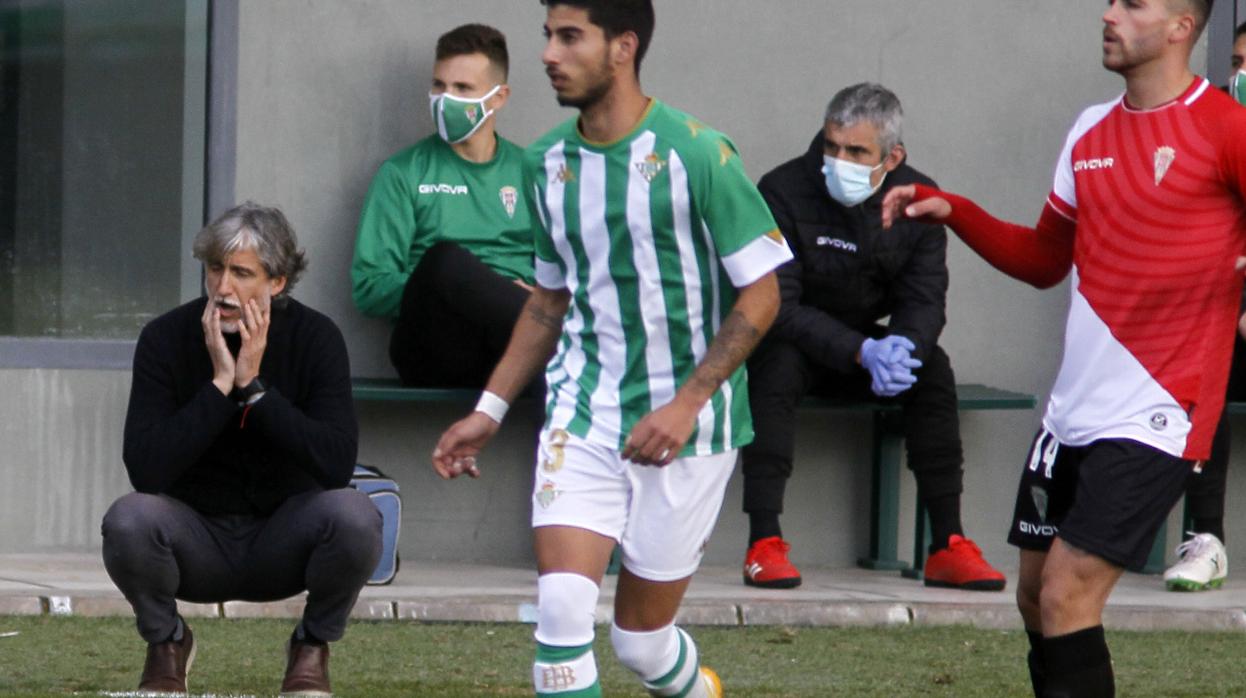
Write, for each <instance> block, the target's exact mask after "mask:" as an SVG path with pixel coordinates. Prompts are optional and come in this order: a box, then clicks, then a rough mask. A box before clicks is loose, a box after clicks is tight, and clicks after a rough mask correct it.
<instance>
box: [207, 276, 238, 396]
mask: <svg viewBox="0 0 1246 698" xmlns="http://www.w3.org/2000/svg"><path fill="white" fill-rule="evenodd" d="M203 341H204V344H206V345H207V348H208V356H209V357H211V359H212V384H213V385H215V386H216V389H217V390H219V391H221V394H222V395H229V393H230V392H231V391H232V390H233V389H234V374H235V368H236V367H235V364H234V357H233V355H232V354H230V353H229V347H228V346H226V345H225V335H224V333H222V332H221V310H220V308H218V307H217V306H216V302H215V301H213V300H212V299H211V298H209V299H208V302H207V305H205V306H204V309H203Z"/></svg>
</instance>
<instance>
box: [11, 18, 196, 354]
mask: <svg viewBox="0 0 1246 698" xmlns="http://www.w3.org/2000/svg"><path fill="white" fill-rule="evenodd" d="M207 5H208V0H185V1H184V2H170V1H169V0H108V1H107V2H93V1H90V0H19V1H17V2H6V3H4V4H3V6H2V7H0V335H2V336H17V337H64V338H90V339H133V338H135V337H136V336H137V335H138V330H139V329H140V328H141V327H142V326H143V324H145V323H146V322H147V321H148V320H149V319H151V318H152V317H154V316H156V315H158V314H160V313H163V312H165V311H167V310H169V309H170V308H172V307H173V306H175V305H177V303H178V302H180V300H181V299H182V298H185V297H187V295H188V293H189V294H190V295H193V293H194V291H195V290H197V288H198V284H199V280H198V276H197V267H194V266H191V267H188V268H187V269H183V267H184V266H187V265H184V264H183V259H182V258H183V257H184V256H187V255H189V242H188V240H189V238H190V236H192V235H193V234H194V232H195V231H196V230H197V229H198V228H199V226H200V225H202V222H203V207H204V203H203V202H204V152H205V133H206V131H205V127H206V123H205V119H206V116H205V115H206V109H205V99H206V98H205V94H206V77H207V61H206V56H207V43H208V34H207V12H208V7H207ZM192 269H193V270H194V271H191V270H192ZM187 276H192V277H193V278H184V277H187Z"/></svg>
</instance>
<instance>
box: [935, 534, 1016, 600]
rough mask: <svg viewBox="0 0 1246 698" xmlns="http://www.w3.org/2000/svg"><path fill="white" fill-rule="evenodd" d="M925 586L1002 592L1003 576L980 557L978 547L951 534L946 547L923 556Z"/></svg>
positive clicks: (963, 538) (1004, 581) (980, 551)
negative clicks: (924, 558)
mask: <svg viewBox="0 0 1246 698" xmlns="http://www.w3.org/2000/svg"><path fill="white" fill-rule="evenodd" d="M925 578H926V586H928V587H953V588H955V589H971V590H973V591H1002V590H1003V588H1004V585H1005V584H1006V583H1007V579H1006V578H1005V577H1004V575H1003V574H1001V573H1000V572H999V570H997V569H995V568H994V567H991V565H990V564H989V563H987V561H986V560H984V559H983V558H982V549H981V548H979V547H978V546H977V544H975V543H974V542H973V541H971V540H969V539H968V538H965V537H964V536H960V535H957V534H955V533H953V534H952V535H951V537H950V538H948V539H947V547H946V548H944V549H943V550H940V551H937V552H935V553H932V554H931V555H930V557H929V558H927V559H926V572H925Z"/></svg>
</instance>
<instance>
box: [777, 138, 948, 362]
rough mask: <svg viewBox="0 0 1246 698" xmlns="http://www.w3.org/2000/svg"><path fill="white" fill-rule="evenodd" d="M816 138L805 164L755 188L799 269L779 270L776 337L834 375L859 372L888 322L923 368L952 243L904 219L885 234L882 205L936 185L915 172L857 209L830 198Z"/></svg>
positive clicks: (938, 322) (902, 172)
mask: <svg viewBox="0 0 1246 698" xmlns="http://www.w3.org/2000/svg"><path fill="white" fill-rule="evenodd" d="M822 143H823V136H822V134H821V133H820V132H819V133H818V135H817V136H816V137H815V138H814V140H813V143H812V144H811V145H810V147H809V150H808V151H807V152H806V153H805V154H804V155H802V156H800V157H798V158H795V159H793V160H789V161H788V162H785V163H783V164H782V165H779V166H778V167H776V168H775V169H773V170H771V171H770V172H768V173H767V174H766V175H765V176H764V177H762V178H761V182H759V183H758V185H757V188H758V189H759V190H760V191H761V195H762V197H763V198H765V200H766V203H767V204H768V205H769V206H770V211H771V213H773V214H774V219H775V222H777V223H778V225H779V229H780V230H781V231H782V232H783V236H784V237H785V238H787V243H788V245H789V246H791V248H792V253H793V254H794V255H795V257H796V258H795V259H794V260H792V261H791V262H789V263H787V264H785V265H783V266H781V267H779V269H778V277H779V290H780V294H781V297H782V304H781V305H780V308H779V315H778V317H777V318H776V319H775V322H774V326H773V327H772V328H771V330H770V332H771V335H772V336H773V337H774V338H776V339H779V340H781V341H786V342H790V343H792V344H794V345H796V346H797V347H799V348H800V349H801V351H803V352H804V353H805V354H806V355H808V356H809V357H810V358H811V359H813V360H814V361H816V362H818V363H819V364H821V365H824V366H826V367H828V368H831V369H834V370H837V371H840V372H842V373H850V372H852V371H854V370H859V367H858V366H857V363H856V354H857V350H858V349H860V347H861V342H863V341H864V340H865V338H866V337H867V336H870V337H875V338H877V337H878V335H879V333H878V331H877V326H876V323H877V322H878V321H879V320H880V319H882V318H884V317H886V316H888V315H890V316H891V320H890V322H889V334H899V335H903V336H905V337H907V338H909V339H911V340H912V341H913V343H914V344H916V345H917V350H916V351H915V352H913V355H914V356H915V357H917V358H923V357H924V356H926V353H927V352H928V351H929V350H930V348H931V347H932V346H933V345H934V344H935V343H936V342H938V339H939V333H940V332H942V331H943V325H944V324H945V322H946V315H945V312H944V308H945V305H946V300H947V287H948V272H947V233H946V231H945V230H944V229H943V226H941V225H930V224H926V223H919V222H917V221H912V220H908V219H904V220H901V221H897V222H896V224H895V225H894V226H893V227H892V228H891V229H890V230H883V229H882V213H881V211H882V208H881V206H882V201H883V197H885V196H886V195H887V192H888V191H889V190H890V189H891V188H892V187H894V186H898V185H902V184H913V183H919V182H920V183H922V184H927V185H930V186H935V184H934V182H933V181H932V180H931V179H930V178H929V177H926V176H925V175H923V174H922V173H920V172H918V171H917V170H915V169H913V168H911V167H909V166H908V164H907V163H901V165H900V166H899V167H898V168H896V169H895V170H894V171H892V172H891V173H889V174H888V175H887V178H886V180H884V182H883V186H882V188H880V189H879V191H878V192H876V193H875V194H874V195H873V196H871V197H870V198H869V199H867V200H866V201H864V202H863V203H861V204H858V205H856V206H852V207H847V206H843V205H842V204H840V203H839V202H838V201H835V200H834V199H832V198H831V196H830V194H828V193H827V191H826V181H825V178H824V177H823V175H822Z"/></svg>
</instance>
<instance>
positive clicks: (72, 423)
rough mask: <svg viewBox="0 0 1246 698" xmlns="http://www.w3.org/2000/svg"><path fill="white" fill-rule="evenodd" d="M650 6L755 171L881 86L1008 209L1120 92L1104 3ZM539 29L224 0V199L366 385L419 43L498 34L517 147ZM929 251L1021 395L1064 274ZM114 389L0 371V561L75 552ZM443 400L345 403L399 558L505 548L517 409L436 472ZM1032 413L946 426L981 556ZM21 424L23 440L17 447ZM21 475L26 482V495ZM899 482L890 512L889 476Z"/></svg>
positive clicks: (807, 443)
mask: <svg viewBox="0 0 1246 698" xmlns="http://www.w3.org/2000/svg"><path fill="white" fill-rule="evenodd" d="M656 4H657V10H658V29H657V33H656V35H655V38H654V44H653V46H652V48H651V50H650V53H649V56H648V57H647V58H646V60H645V64H644V69H643V72H642V81H643V83H644V86H645V88H646V90H647V92H648V93H649V94H652V95H654V96H657V97H659V98H662V99H664V100H666V101H668V102H670V103H672V104H674V105H675V106H678V107H680V108H682V109H685V110H687V111H689V112H691V113H693V114H696V115H697V116H698V117H700V118H702V119H703V120H705V121H706V122H708V123H710V124H713V125H715V126H716V127H718V128H721V129H722V130H724V131H725V132H727V133H728V134H730V135H731V136H732V137H733V138H734V139H735V141H736V143H737V145H738V146H739V147H740V150H741V152H742V154H743V157H744V161H745V163H746V166H747V167H748V170H749V173H750V174H751V175H752V176H754V177H760V176H761V175H762V174H763V173H764V172H766V171H767V170H768V169H770V168H772V167H774V166H775V165H777V164H779V163H780V162H782V161H784V160H786V159H788V158H790V157H793V156H795V155H797V154H798V153H800V152H802V151H803V150H804V149H805V147H806V146H807V144H808V142H809V139H810V137H811V136H812V135H813V133H814V132H815V130H816V129H818V128H819V125H820V121H821V117H822V112H823V109H824V107H825V104H826V102H827V100H828V99H829V98H830V96H831V95H832V94H833V93H834V92H835V91H836V90H837V89H839V88H840V87H843V86H845V85H847V84H850V83H853V82H857V81H861V80H874V81H879V82H882V83H884V84H886V85H888V86H890V87H891V88H892V89H894V90H895V91H896V92H897V93H898V94H899V95H900V97H901V99H902V100H903V101H904V104H905V107H906V111H907V122H906V137H905V140H906V143H907V145H908V149H909V153H910V162H911V163H912V164H913V165H915V166H916V167H918V168H919V169H922V170H924V171H926V172H927V173H928V174H930V175H931V176H933V177H935V178H936V179H938V180H939V181H940V182H941V183H942V184H943V185H944V186H946V187H947V188H949V189H952V190H955V191H958V192H962V193H965V194H968V195H970V196H972V197H974V198H976V199H977V200H979V201H980V202H981V203H983V204H984V205H985V206H986V207H987V208H988V209H990V210H991V211H993V212H995V213H996V214H998V215H1001V216H1003V217H1005V218H1010V219H1014V220H1018V221H1023V222H1031V221H1033V220H1034V219H1035V218H1036V217H1037V215H1038V213H1039V210H1040V208H1041V206H1042V202H1043V200H1044V197H1045V196H1046V194H1047V192H1048V190H1049V188H1050V182H1051V172H1052V167H1053V163H1054V161H1055V158H1056V155H1057V153H1058V151H1059V148H1060V146H1061V144H1062V142H1063V139H1064V136H1065V134H1066V132H1067V129H1068V127H1069V126H1070V125H1071V124H1072V122H1073V120H1074V118H1075V117H1076V115H1077V113H1078V111H1079V110H1080V109H1081V108H1083V107H1084V106H1086V105H1088V104H1091V103H1095V102H1100V101H1105V100H1108V99H1111V98H1113V97H1115V96H1116V94H1118V93H1119V91H1120V89H1121V83H1120V80H1119V78H1117V77H1116V76H1114V75H1112V74H1109V73H1107V72H1105V71H1103V70H1102V69H1101V68H1100V66H1099V51H1100V49H1099V36H1100V23H1099V21H1098V17H1099V14H1100V13H1101V12H1102V10H1103V7H1102V6H1101V5H1100V4H1087V3H1085V2H1082V1H1081V0H1047V1H1045V2H1043V3H1033V2H1022V1H1021V0H1003V1H1001V0H956V1H951V0H948V1H945V2H939V3H914V2H911V0H874V1H871V2H864V1H863V0H857V1H854V2H849V1H846V0H845V1H842V2H833V3H832V2H826V0H784V1H783V2H772V3H757V2H751V1H748V0H677V1H676V0H657V3H656ZM543 18H544V13H543V10H542V8H541V7H540V6H539V4H538V3H537V0H523V1H521V2H516V1H515V0H422V1H421V2H418V3H416V2H406V1H405V0H266V1H265V2H252V1H249V0H248V1H244V2H242V3H241V6H240V19H239V31H240V36H239V65H238V75H239V84H238V91H237V94H238V114H237V124H238V131H237V144H238V148H237V170H236V191H237V196H238V198H239V199H243V198H251V199H255V200H257V201H261V202H268V203H274V204H277V205H280V206H282V207H283V208H284V209H285V210H286V212H287V213H288V214H289V216H290V218H291V220H292V221H293V222H294V224H295V226H296V227H297V228H298V230H299V231H300V235H301V239H302V242H303V244H304V246H305V247H306V248H307V250H308V251H309V253H310V258H311V269H310V270H309V272H308V275H307V277H306V278H305V280H304V281H303V282H302V283H301V284H300V287H299V289H298V291H297V295H298V296H299V297H300V298H301V299H302V300H304V301H305V302H307V303H309V304H311V305H312V306H315V307H317V308H319V309H321V310H323V311H325V312H327V313H328V314H329V315H331V316H332V317H333V318H334V319H335V320H336V321H337V322H338V323H339V324H340V325H341V327H342V328H343V330H344V332H345V333H346V335H347V341H348V343H349V344H350V351H351V356H352V360H353V362H354V373H355V374H356V375H389V374H390V368H389V366H388V362H387V360H386V357H385V346H386V336H387V333H388V328H387V326H386V325H385V323H383V322H379V321H375V320H370V319H366V318H364V317H362V316H361V315H359V314H358V312H357V311H355V310H354V308H353V307H352V305H351V302H350V294H349V283H348V279H347V270H348V267H349V263H350V257H351V251H352V248H353V243H354V236H355V224H356V221H357V217H358V213H359V207H360V204H361V202H362V199H363V195H364V192H365V190H366V188H367V186H368V183H369V181H370V179H371V177H372V175H373V173H374V172H375V170H376V167H377V166H378V165H379V163H380V162H381V161H382V160H383V159H385V158H386V157H387V156H389V155H390V154H391V153H393V152H394V151H396V150H398V149H399V148H401V147H403V146H405V145H407V144H409V143H411V142H412V141H414V140H416V139H417V138H419V137H421V136H423V135H424V134H426V133H428V131H429V129H430V124H429V117H428V114H427V106H426V104H427V101H426V97H425V93H426V91H427V85H428V82H429V80H430V75H431V69H432V51H433V44H434V42H435V40H436V37H437V36H438V35H439V34H440V33H442V32H443V31H445V30H446V29H448V28H450V27H452V26H456V25H458V24H460V23H463V22H468V21H484V22H488V23H491V24H494V25H495V26H497V27H498V28H500V29H502V30H503V31H504V32H505V33H506V34H507V36H508V38H509V40H510V49H511V61H512V71H511V81H510V82H511V85H512V88H513V96H512V98H511V102H510V105H509V107H508V109H507V110H506V111H505V112H503V113H502V114H501V116H500V124H501V130H502V132H503V133H504V135H506V136H508V137H509V138H511V139H513V140H515V141H517V142H519V143H527V142H530V141H531V140H532V139H534V138H535V137H537V136H538V135H539V134H541V133H543V132H544V131H545V130H547V129H548V128H550V127H551V126H552V125H553V124H555V123H556V122H558V121H559V120H562V119H565V118H568V117H570V116H572V115H573V112H571V111H567V110H561V109H559V108H558V107H557V105H556V104H555V102H554V100H553V98H552V95H551V93H550V90H549V88H548V85H547V84H546V82H545V79H544V75H543V73H542V71H541V66H540V63H539V53H540V49H541V46H542V37H541V24H542V21H543ZM1200 56H1202V57H1201V58H1199V59H1198V60H1196V66H1197V67H1199V69H1200V70H1201V69H1202V65H1204V64H1205V63H1204V62H1205V60H1206V58H1205V53H1200ZM213 213H215V212H213ZM949 263H950V267H951V274H952V286H951V294H950V298H949V325H948V328H947V330H946V331H945V333H944V336H943V343H944V345H945V346H946V347H947V349H948V350H949V352H950V354H951V355H952V357H953V363H954V365H955V366H956V368H957V371H958V376H959V378H960V380H961V381H963V382H984V383H989V384H993V385H998V386H1001V387H1007V388H1013V389H1017V390H1024V391H1028V392H1034V393H1039V394H1042V393H1043V392H1044V391H1045V390H1046V389H1047V387H1048V385H1049V384H1050V381H1051V379H1052V376H1053V374H1054V371H1055V368H1056V366H1057V363H1058V360H1059V354H1060V342H1061V336H1062V319H1063V317H1064V314H1065V309H1066V306H1067V293H1068V291H1067V288H1066V287H1061V288H1060V289H1057V290H1053V291H1048V292H1042V293H1040V292H1038V291H1035V290H1033V289H1030V288H1028V287H1025V286H1023V285H1021V284H1019V283H1016V282H1013V281H1010V280H1008V279H1006V278H1004V277H1003V276H1002V275H1000V274H998V273H997V272H995V271H994V270H992V269H991V268H989V267H988V266H986V265H985V264H983V263H982V262H981V261H980V260H978V259H977V258H976V257H975V256H973V255H972V254H971V253H970V252H969V251H968V250H967V249H966V248H965V247H964V246H963V245H962V244H961V243H960V242H959V241H956V240H953V241H952V243H951V251H950V260H949ZM127 390H128V374H125V373H107V372H77V371H35V372H26V371H0V391H3V392H2V393H0V394H5V395H37V396H40V397H39V399H40V400H41V402H40V403H39V404H40V407H39V410H40V411H32V409H31V405H30V404H28V403H26V402H24V401H15V400H3V401H0V430H2V431H0V433H3V435H4V437H5V438H4V440H3V443H4V444H5V447H4V448H2V449H0V506H2V508H0V552H3V551H16V550H30V549H47V548H50V547H73V548H89V547H92V546H95V545H97V544H98V533H97V532H96V531H97V528H98V526H97V522H98V520H99V516H101V515H102V513H103V509H104V507H105V506H106V503H107V502H108V501H110V500H111V498H112V497H115V496H117V495H118V494H120V493H122V492H124V491H126V490H127V489H128V484H127V483H126V481H125V478H124V475H123V473H122V472H121V465H120V462H119V454H120V430H121V417H122V413H123V411H124V405H125V395H126V392H127ZM1040 399H1041V395H1040ZM462 409H464V408H463V407H458V406H453V407H452V406H440V407H428V406H410V405H406V406H400V405H385V404H372V405H361V406H360V420H361V433H362V441H361V448H360V456H361V460H363V461H365V462H370V463H374V464H376V465H379V466H381V467H382V468H384V469H386V470H387V471H389V472H390V473H391V474H393V475H395V476H396V477H397V478H398V480H399V482H400V484H401V486H402V488H403V492H404V495H405V504H406V516H405V518H406V526H404V531H403V538H402V550H403V554H404V558H405V559H406V560H407V561H408V562H407V564H420V563H421V562H422V561H431V560H437V559H488V560H496V561H514V562H522V561H526V560H528V559H529V552H528V548H527V546H528V540H529V533H528V530H527V500H526V497H525V494H526V492H527V490H528V487H529V482H530V480H531V471H530V468H531V450H532V448H531V443H532V434H533V432H534V430H535V428H536V427H535V425H536V418H535V415H532V414H527V415H525V414H524V413H523V410H522V409H521V410H520V411H519V413H517V414H516V418H514V419H512V420H510V421H509V422H508V424H507V426H506V428H505V429H504V432H503V435H502V437H501V441H500V442H499V443H496V444H494V445H493V446H492V447H491V448H490V450H489V451H487V452H486V454H485V457H484V458H483V459H482V465H483V467H484V468H485V471H486V473H485V477H484V478H483V479H482V480H480V481H477V482H452V483H444V482H441V481H440V480H437V479H436V478H435V477H434V476H433V475H432V473H431V471H430V468H429V466H428V465H427V454H428V452H429V451H430V450H431V448H432V444H433V441H434V438H435V436H436V434H437V433H439V432H440V431H441V429H443V428H444V427H445V426H446V425H447V424H448V423H449V422H450V421H452V420H453V419H454V418H455V417H456V416H457V415H458V414H459V413H460V412H461V410H462ZM36 414H37V415H39V417H38V419H37V420H36V417H35V416H34V415H36ZM1037 418H1038V415H1037V413H968V414H965V415H964V416H963V436H964V440H965V446H966V457H967V465H966V469H967V477H966V496H965V503H964V507H963V508H964V517H965V523H966V526H967V528H968V530H969V532H970V534H971V535H973V536H974V537H975V538H976V539H977V540H978V542H979V543H981V544H982V545H983V547H984V548H985V550H986V552H987V555H988V557H990V558H991V559H993V560H996V561H998V562H1000V563H1001V564H1006V565H1010V564H1013V560H1014V559H1015V555H1014V553H1013V552H1012V550H1011V549H1010V548H1008V546H1007V545H1006V544H1005V543H1004V542H1003V534H1004V531H1005V529H1006V527H1007V524H1008V521H1009V517H1010V514H1011V507H1012V500H1013V493H1014V491H1015V487H1016V478H1017V472H1018V469H1019V467H1020V462H1021V459H1022V457H1023V454H1024V451H1025V449H1026V447H1027V445H1028V442H1029V439H1030V438H1031V436H1032V433H1033V430H1034V427H1035V425H1036V423H1037ZM866 419H867V418H865V417H863V416H858V415H850V414H845V413H834V412H830V413H808V414H803V415H801V417H800V420H801V421H800V434H801V435H802V436H801V440H800V442H799V444H798V453H797V473H796V476H795V478H794V480H793V482H792V484H791V487H790V488H789V489H790V494H789V498H788V512H789V513H788V514H787V515H786V516H785V520H784V522H785V529H786V531H787V533H788V537H789V538H791V539H792V540H793V542H794V543H795V544H796V555H797V559H798V561H800V562H805V563H811V564H812V563H818V564H836V565H845V564H850V563H851V562H852V561H853V560H854V559H855V557H856V556H857V555H859V554H861V553H862V552H863V551H864V549H865V547H866V545H867V543H868V528H867V524H866V517H867V515H868V504H867V497H868V491H869V472H868V462H869V445H868V441H867V440H866V439H864V438H863V437H862V434H863V433H865V430H866V429H867V428H868V426H869V424H868V421H866ZM36 421H38V422H39V423H36ZM35 434H45V435H46V436H43V437H41V439H40V440H38V441H31V440H30V437H32V436H33V435H35ZM1239 442H1240V439H1239ZM9 444H14V446H12V447H11V446H9ZM1239 446H1240V443H1239ZM88 447H89V448H88ZM71 465H72V468H71ZM1244 481H1246V478H1240V477H1235V478H1232V479H1231V483H1230V484H1231V487H1233V490H1232V492H1231V493H1230V496H1231V497H1232V496H1240V495H1242V494H1246V487H1244V486H1243V485H1244V484H1246V482H1244ZM33 482H39V483H41V487H40V488H38V489H39V490H46V492H44V491H36V492H34V493H32V494H29V495H27V494H25V493H26V491H27V490H28V489H29V488H30V487H31V483H33ZM903 482H904V485H905V487H906V488H907V489H906V493H905V496H904V504H905V505H906V506H905V511H906V514H905V516H906V517H907V518H908V520H911V516H912V511H911V503H912V480H911V478H908V477H905V478H904V480H903ZM52 493H55V494H52ZM39 498H44V499H45V500H47V501H45V503H43V504H36V503H35V502H37V501H40V499H39ZM52 500H55V501H52ZM739 502H740V493H739V479H738V476H737V478H736V479H735V480H733V482H732V485H731V489H730V491H729V493H728V495H727V500H726V502H725V504H724V513H723V516H722V519H721V522H720V525H719V529H718V533H717V535H716V536H715V538H714V540H713V541H712V543H711V545H710V548H709V551H708V560H709V562H712V563H721V564H728V563H730V564H734V563H736V562H738V560H739V558H740V556H741V554H742V550H743V547H744V539H745V533H746V521H745V519H744V517H743V515H742V514H741V513H740V512H739ZM1243 516H1246V515H1240V516H1234V515H1231V517H1230V521H1229V525H1230V527H1231V528H1232V529H1233V530H1234V531H1241V532H1243V533H1246V521H1244V520H1243ZM58 517H63V520H62V519H61V518H58ZM32 518H33V519H34V520H33V521H32V520H31V519H32ZM903 530H908V529H907V524H906V525H905V527H904V529H903ZM1174 534H1175V533H1174ZM1241 538H1246V536H1240V535H1239V536H1235V537H1233V538H1231V544H1233V545H1235V546H1236V547H1234V548H1233V554H1234V555H1235V556H1237V555H1246V545H1237V544H1236V543H1234V542H1233V541H1235V540H1237V539H1241Z"/></svg>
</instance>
